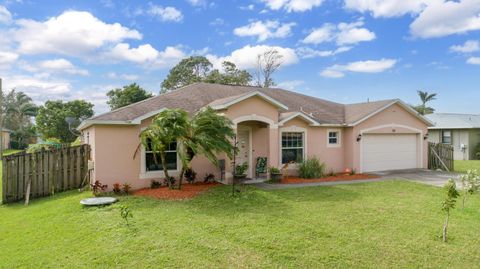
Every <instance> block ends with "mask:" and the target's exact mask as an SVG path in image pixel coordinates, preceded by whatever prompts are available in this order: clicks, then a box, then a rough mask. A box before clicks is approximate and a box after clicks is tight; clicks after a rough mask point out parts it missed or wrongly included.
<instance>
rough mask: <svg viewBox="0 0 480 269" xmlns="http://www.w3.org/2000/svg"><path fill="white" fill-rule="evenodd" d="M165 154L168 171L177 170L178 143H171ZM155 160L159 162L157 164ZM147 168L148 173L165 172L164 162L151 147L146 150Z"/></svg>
mask: <svg viewBox="0 0 480 269" xmlns="http://www.w3.org/2000/svg"><path fill="white" fill-rule="evenodd" d="M165 153H166V154H165V159H166V161H167V169H168V170H177V143H176V142H173V143H170V145H168V149H167V150H166V151H165ZM154 155H155V156H154ZM155 159H156V160H157V163H155ZM145 168H146V171H147V172H149V171H159V170H163V166H162V161H161V160H160V154H158V153H157V154H154V153H153V152H152V151H151V150H150V146H149V147H147V148H146V149H145Z"/></svg>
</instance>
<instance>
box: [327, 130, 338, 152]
mask: <svg viewBox="0 0 480 269" xmlns="http://www.w3.org/2000/svg"><path fill="white" fill-rule="evenodd" d="M330 133H337V143H330ZM341 146H342V130H340V129H328V130H327V147H328V148H338V147H341Z"/></svg>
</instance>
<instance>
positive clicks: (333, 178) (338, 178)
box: [280, 174, 379, 184]
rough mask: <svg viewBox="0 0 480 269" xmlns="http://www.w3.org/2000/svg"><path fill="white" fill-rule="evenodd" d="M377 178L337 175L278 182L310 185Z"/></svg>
mask: <svg viewBox="0 0 480 269" xmlns="http://www.w3.org/2000/svg"><path fill="white" fill-rule="evenodd" d="M374 178H379V177H378V176H374V175H369V174H355V175H348V174H338V175H335V176H329V177H324V178H312V179H305V178H299V177H288V178H284V179H282V180H281V181H280V184H297V183H312V182H332V181H348V180H360V179H374Z"/></svg>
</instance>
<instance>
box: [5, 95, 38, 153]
mask: <svg viewBox="0 0 480 269" xmlns="http://www.w3.org/2000/svg"><path fill="white" fill-rule="evenodd" d="M3 111H4V112H5V116H4V118H3V125H4V127H6V128H9V129H11V130H13V133H12V138H13V139H14V140H15V141H16V142H17V143H18V144H19V145H21V144H24V142H25V141H24V140H28V139H29V138H31V137H32V136H34V135H35V132H34V130H33V128H32V127H33V123H32V121H31V118H32V117H34V116H36V114H37V106H36V105H35V104H34V103H33V101H32V98H30V97H29V96H28V95H26V94H25V93H23V92H17V91H15V89H12V90H11V91H10V92H8V93H7V94H6V95H5V97H4V102H3Z"/></svg>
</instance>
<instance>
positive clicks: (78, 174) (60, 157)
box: [2, 145, 90, 203]
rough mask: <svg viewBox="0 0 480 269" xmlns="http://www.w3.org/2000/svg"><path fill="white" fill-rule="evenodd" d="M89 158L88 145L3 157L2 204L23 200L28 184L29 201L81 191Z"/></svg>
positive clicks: (86, 182) (85, 182)
mask: <svg viewBox="0 0 480 269" xmlns="http://www.w3.org/2000/svg"><path fill="white" fill-rule="evenodd" d="M89 156H90V147H89V145H81V146H74V147H61V148H60V149H53V150H48V151H40V152H36V153H31V154H30V153H25V152H22V153H17V154H12V155H9V156H5V157H3V158H2V166H3V173H2V203H11V202H16V201H21V200H24V199H25V198H26V193H27V189H28V182H29V181H30V197H29V198H30V199H31V198H37V197H43V196H49V195H52V194H54V193H56V192H62V191H66V190H71V189H76V188H80V187H83V185H84V184H88V183H89V180H85V179H86V177H87V176H88V159H89Z"/></svg>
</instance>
